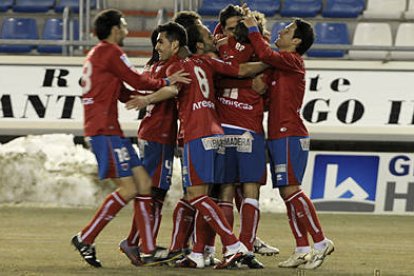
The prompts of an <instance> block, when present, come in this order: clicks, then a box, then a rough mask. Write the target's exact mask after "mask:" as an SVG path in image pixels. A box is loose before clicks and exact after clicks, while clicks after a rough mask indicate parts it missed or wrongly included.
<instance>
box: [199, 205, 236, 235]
mask: <svg viewBox="0 0 414 276" xmlns="http://www.w3.org/2000/svg"><path fill="white" fill-rule="evenodd" d="M201 205H203V206H204V208H206V209H207V210H208V211H210V214H211V215H212V219H214V221H215V222H217V224H218V226H219V227H220V228H221V230H223V231H224V232H226V234H229V235H232V234H233V232H231V231H230V229H228V228H226V226H224V224H223V222H222V221H221V219H220V217H219V216H218V214H217V213H216V211H215V210H214V208H213V207H211V205H210V204H208V203H207V202H202V203H201ZM217 234H218V233H217Z"/></svg>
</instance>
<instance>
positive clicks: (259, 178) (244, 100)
mask: <svg viewBox="0 0 414 276" xmlns="http://www.w3.org/2000/svg"><path fill="white" fill-rule="evenodd" d="M254 15H255V16H256V17H258V18H261V19H262V20H264V16H263V15H260V14H258V13H255V14H254ZM243 16H244V11H243V9H242V8H240V7H238V6H234V5H228V6H227V7H226V8H224V9H223V10H222V11H221V12H220V16H219V19H220V25H221V27H222V30H223V34H224V35H226V37H225V38H223V39H221V40H220V41H219V44H220V47H219V52H220V57H222V58H223V59H225V60H226V61H227V60H229V61H231V60H233V61H234V60H235V61H237V62H239V63H242V62H246V61H251V60H253V59H254V58H255V56H254V54H255V53H254V49H253V47H252V46H251V45H250V43H249V41H248V38H247V30H246V32H245V35H243V33H242V28H243V27H244V28H245V29H246V27H245V26H244V25H240V23H239V22H240V20H241V19H242V17H243ZM260 27H261V32H262V31H263V29H265V28H264V26H263V25H260ZM236 31H238V32H236ZM218 99H219V104H218V107H217V111H218V114H219V118H220V121H221V123H222V127H223V129H224V133H225V134H226V136H228V137H229V138H230V137H234V136H240V137H242V139H243V140H241V142H242V143H245V145H249V148H243V147H242V146H238V145H235V146H233V147H231V148H229V149H227V151H226V173H225V175H226V177H225V182H226V183H227V184H225V185H222V192H221V197H220V200H221V202H220V206H221V208H222V209H223V211H224V212H225V214H226V217H227V219H228V221H231V222H232V221H233V219H234V218H233V198H234V197H235V195H236V196H237V195H239V193H238V192H239V189H237V192H236V193H235V185H236V183H241V185H240V188H241V191H242V193H241V194H242V196H241V197H236V204H237V203H238V202H239V201H240V198H241V203H240V207H239V208H238V209H239V211H240V219H241V223H240V225H241V228H240V235H239V238H240V241H242V242H243V243H244V244H245V245H246V247H247V248H248V249H249V254H248V257H246V258H244V259H243V261H242V263H245V264H247V265H248V266H249V267H250V268H263V265H262V264H261V263H260V262H259V261H258V260H257V259H256V258H255V257H254V255H253V251H254V250H255V249H256V248H257V246H256V248H255V246H254V244H255V243H256V244H257V242H255V240H256V232H257V227H258V224H259V218H260V209H259V195H260V186H261V185H265V184H266V155H265V138H264V131H263V107H264V103H263V97H262V96H261V95H260V94H258V93H257V92H256V91H254V90H253V89H251V88H244V89H243V88H237V87H230V88H226V89H224V90H220V93H219V97H218ZM231 224H232V223H231ZM258 241H260V240H259V239H258ZM257 251H259V252H258V253H260V254H263V251H266V253H267V254H269V255H273V254H277V253H279V250H278V249H277V248H274V247H271V246H268V245H266V246H265V245H262V246H260V247H259V248H258V250H257Z"/></svg>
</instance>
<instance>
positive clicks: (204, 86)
mask: <svg viewBox="0 0 414 276" xmlns="http://www.w3.org/2000/svg"><path fill="white" fill-rule="evenodd" d="M194 73H195V75H196V77H197V80H198V85H199V86H200V90H201V93H203V96H204V98H206V99H208V96H209V95H210V87H209V85H208V79H207V75H206V72H204V70H203V69H201V68H200V67H198V66H194Z"/></svg>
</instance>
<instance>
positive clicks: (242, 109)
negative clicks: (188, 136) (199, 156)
mask: <svg viewBox="0 0 414 276" xmlns="http://www.w3.org/2000/svg"><path fill="white" fill-rule="evenodd" d="M219 53H220V57H222V58H223V60H225V61H229V62H232V63H238V64H240V63H244V62H249V61H252V60H253V59H254V49H253V47H252V46H251V44H247V43H246V44H241V43H239V42H237V41H236V40H235V38H234V37H229V38H228V40H227V44H224V45H222V46H221V47H220V48H219ZM237 83H238V80H235V81H234V87H230V88H224V89H219V95H218V107H217V111H218V115H219V118H220V121H221V125H222V127H223V130H224V133H225V135H226V141H235V142H237V143H236V144H232V143H226V146H227V148H226V158H225V162H226V171H225V182H226V183H248V182H255V183H261V184H265V183H266V154H265V148H266V145H265V139H264V133H263V132H264V131H263V109H264V103H263V97H262V96H261V95H259V94H258V93H257V92H256V91H254V90H253V89H252V88H251V87H248V88H238V87H236V86H237ZM236 138H237V139H236ZM247 145H248V146H247Z"/></svg>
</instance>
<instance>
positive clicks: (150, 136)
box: [138, 56, 178, 145]
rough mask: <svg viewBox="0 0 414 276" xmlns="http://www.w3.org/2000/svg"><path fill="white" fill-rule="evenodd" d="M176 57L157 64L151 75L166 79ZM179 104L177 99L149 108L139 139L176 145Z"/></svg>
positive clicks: (152, 68) (153, 67)
mask: <svg viewBox="0 0 414 276" xmlns="http://www.w3.org/2000/svg"><path fill="white" fill-rule="evenodd" d="M177 60H178V58H177V57H176V56H174V57H172V58H170V59H169V60H168V61H167V62H164V61H159V62H157V63H155V64H154V65H153V66H152V67H151V69H150V73H151V75H152V76H154V77H156V78H165V77H167V75H166V70H167V68H168V66H169V65H170V64H172V63H174V62H176V61H177ZM177 113H178V111H177V104H176V100H175V99H168V100H165V101H161V102H159V103H156V104H154V105H153V104H152V105H148V106H147V113H146V115H145V117H144V119H142V121H141V124H140V126H139V129H138V138H140V139H143V140H147V141H151V142H157V143H160V144H168V145H175V144H176V138H177V117H178V114H177Z"/></svg>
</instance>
